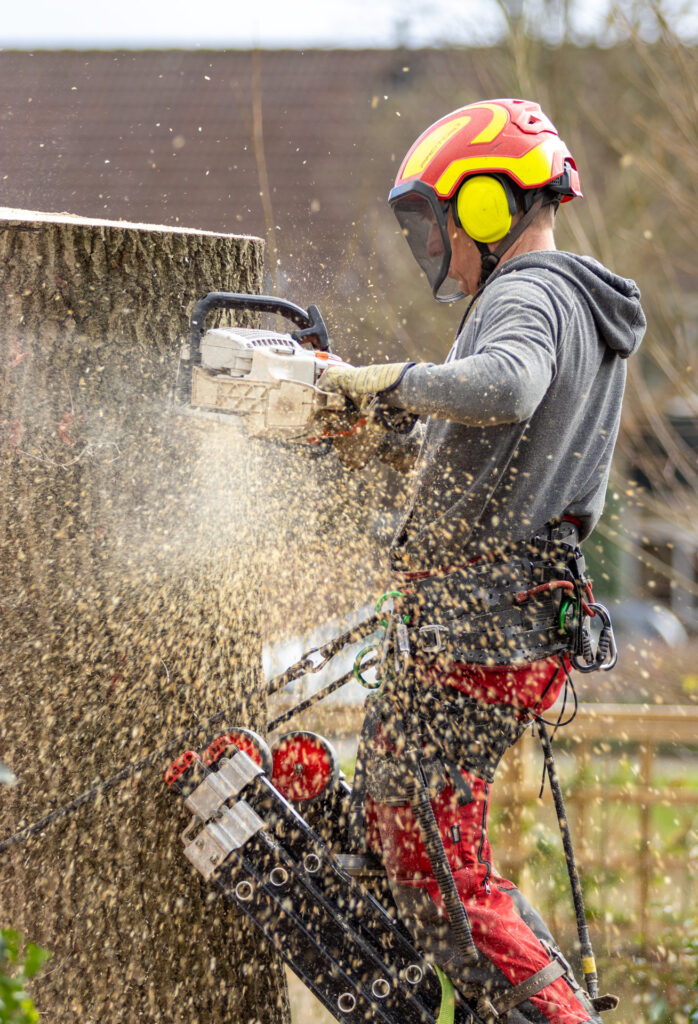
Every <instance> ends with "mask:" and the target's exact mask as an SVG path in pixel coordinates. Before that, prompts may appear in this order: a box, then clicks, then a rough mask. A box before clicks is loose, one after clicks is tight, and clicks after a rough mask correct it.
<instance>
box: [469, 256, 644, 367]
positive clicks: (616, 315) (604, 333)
mask: <svg viewBox="0 0 698 1024" xmlns="http://www.w3.org/2000/svg"><path fill="white" fill-rule="evenodd" d="M528 267H542V268H545V269H546V270H549V271H552V272H553V273H555V274H559V275H560V276H561V277H564V278H565V279H566V280H567V281H568V282H569V283H570V284H571V285H573V286H574V287H575V288H577V289H578V290H579V291H581V292H582V293H583V295H584V297H585V299H586V301H587V303H588V305H589V308H590V309H591V312H592V315H593V317H594V321H595V323H596V327H597V329H598V331H599V334H600V335H601V337H602V338H603V339H604V341H605V342H606V344H607V345H608V347H609V348H612V349H613V351H614V352H617V353H618V355H619V356H620V357H621V358H622V359H627V358H628V356H630V355H632V354H633V352H635V351H636V350H637V348H638V347H639V345H640V342H641V341H642V338H643V335H644V333H645V328H646V327H647V321H646V319H645V314H644V312H643V310H642V306H641V305H640V289H639V288H638V286H637V285H636V284H635V282H634V281H632V280H630V279H629V278H626V277H619V276H618V274H614V273H613V271H612V270H609V269H608V267H605V266H604V265H603V263H599V261H598V260H595V259H593V257H591V256H577V255H576V254H575V253H570V252H559V251H557V250H550V249H545V250H541V251H538V252H528V253H524V254H523V255H522V256H515V257H513V258H512V259H511V260H507V262H506V263H505V264H503V266H501V267H499V268H498V269H497V270H496V272H495V273H494V274H493V275H492V277H491V278H490V281H494V280H498V279H499V278H500V277H502V276H504V275H505V274H511V273H515V272H516V271H517V270H524V269H527V268H528ZM488 284H489V282H488Z"/></svg>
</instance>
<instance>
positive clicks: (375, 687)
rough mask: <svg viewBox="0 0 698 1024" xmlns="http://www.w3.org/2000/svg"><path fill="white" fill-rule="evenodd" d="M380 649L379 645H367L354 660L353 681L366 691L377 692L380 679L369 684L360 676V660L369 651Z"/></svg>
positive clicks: (380, 682)
mask: <svg viewBox="0 0 698 1024" xmlns="http://www.w3.org/2000/svg"><path fill="white" fill-rule="evenodd" d="M379 647H380V644H379V643H375V644H369V645H368V647H364V648H363V650H361V651H359V653H358V654H357V655H356V658H355V659H354V668H353V669H352V671H353V673H354V677H355V679H357V680H358V682H360V683H361V685H362V686H363V687H364V689H366V690H378V689H379V688H380V686H381V684H382V680H381V679H376V681H375V683H369V681H368V680H367V679H364V677H363V676H362V675H361V660H362V658H363V657H364V656H365V655H366V654H368V653H369V652H370V651H377V650H378V648H379Z"/></svg>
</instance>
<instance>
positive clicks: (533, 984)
mask: <svg viewBox="0 0 698 1024" xmlns="http://www.w3.org/2000/svg"><path fill="white" fill-rule="evenodd" d="M564 973H565V968H564V966H563V965H562V964H561V963H560V961H559V960H553V961H552V963H549V964H548V965H547V967H543V968H542V969H541V970H540V971H537V972H536V974H532V975H531V977H530V978H526V980H525V981H522V982H520V983H519V984H518V985H514V987H513V988H511V989H508V990H507V991H506V992H500V993H498V994H497V995H496V996H483V997H482V998H481V999H480V1000H479V1002H478V1004H477V1012H478V1013H480V1014H482V1016H483V1017H484V1018H485V1020H488V1019H491V1018H492V1017H495V1018H496V1017H502V1016H504V1015H505V1014H507V1013H508V1012H509V1010H513V1008H514V1007H515V1006H518V1005H519V1003H523V1002H525V1000H526V999H530V998H531V996H534V995H535V994H536V992H540V991H541V990H542V989H544V988H546V987H547V986H548V985H550V984H551V983H552V982H553V981H557V979H558V978H561V977H562V975H563V974H564Z"/></svg>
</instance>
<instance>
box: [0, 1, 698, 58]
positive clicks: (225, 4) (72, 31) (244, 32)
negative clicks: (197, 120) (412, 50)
mask: <svg viewBox="0 0 698 1024" xmlns="http://www.w3.org/2000/svg"><path fill="white" fill-rule="evenodd" d="M507 2H508V5H509V7H510V8H516V6H517V4H518V5H522V4H523V5H524V6H525V8H526V9H527V10H529V11H531V12H532V13H531V18H532V21H534V22H535V23H536V24H538V25H540V24H545V25H546V26H547V30H548V32H549V34H550V35H551V36H552V38H553V39H554V37H555V34H556V32H557V31H558V26H556V25H555V19H554V18H551V17H550V16H549V14H548V15H546V16H545V17H543V16H542V15H540V11H541V9H542V8H543V7H544V6H545V0H507ZM621 2H630V0H621ZM667 2H668V5H669V6H676V5H678V4H680V3H682V2H684V3H685V4H686V6H687V7H690V8H693V26H694V29H695V27H696V23H697V20H698V14H696V8H698V3H697V2H696V0H667ZM610 3H611V0H571V4H570V6H571V9H572V12H573V24H574V28H575V31H576V34H577V36H578V38H579V41H587V40H588V39H589V38H590V37H593V35H594V34H595V33H598V32H599V31H602V28H601V27H602V26H603V19H604V14H605V12H606V11H607V9H608V6H609V4H610ZM551 6H555V5H554V4H553V5H551V4H548V11H549V10H550V7H551ZM558 6H562V5H558ZM503 27H504V19H503V16H502V13H501V8H500V4H499V3H498V0H263V2H262V3H260V2H256V3H255V0H196V2H192V0H186V2H182V0H118V2H116V3H106V4H105V3H99V2H96V0H64V2H62V3H57V2H56V0H27V2H25V3H7V4H5V5H4V9H3V16H2V19H1V20H0V49H54V48H78V49H81V48H104V49H110V48H120V47H124V48H139V47H156V48H164V47H179V48H186V49H191V48H195V47H206V48H220V49H246V48H249V47H256V46H258V47H261V48H278V47H290V48H292V49H299V48H301V49H302V48H303V47H324V46H329V47H341V46H345V47H360V46H365V47H392V46H395V45H398V44H403V45H407V46H412V47H415V46H427V45H443V44H449V43H450V44H459V45H463V44H466V45H467V44H472V45H488V44H492V43H495V42H497V40H498V38H499V36H500V34H501V33H502V30H503Z"/></svg>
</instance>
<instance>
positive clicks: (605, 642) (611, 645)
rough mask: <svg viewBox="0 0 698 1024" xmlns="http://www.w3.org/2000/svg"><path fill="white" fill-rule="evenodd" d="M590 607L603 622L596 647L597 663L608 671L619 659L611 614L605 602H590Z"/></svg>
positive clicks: (604, 670)
mask: <svg viewBox="0 0 698 1024" xmlns="http://www.w3.org/2000/svg"><path fill="white" fill-rule="evenodd" d="M589 607H590V608H591V609H592V611H595V612H596V614H597V615H598V616H599V618H600V619H601V621H602V623H603V626H602V627H601V633H600V634H599V642H598V644H597V647H596V659H595V660H596V664H597V665H598V667H599V669H600V670H601V671H602V672H608V671H610V669H612V668H613V666H614V665H615V664H616V662H617V661H618V647H617V646H616V638H615V636H614V634H613V623H612V622H611V615H610V613H609V611H608V608H606V606H605V605H603V604H590V605H589Z"/></svg>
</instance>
